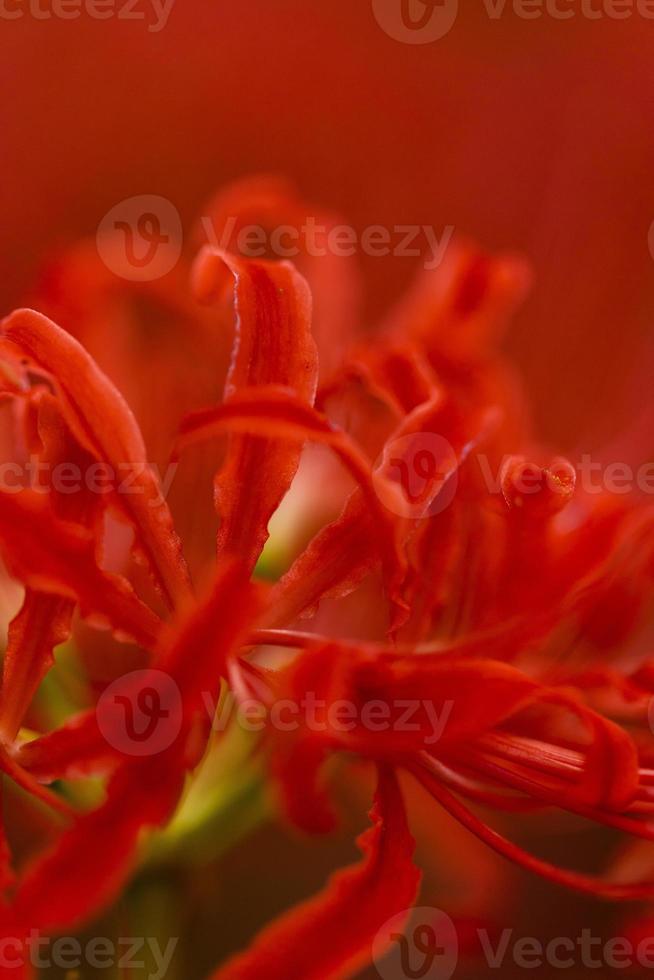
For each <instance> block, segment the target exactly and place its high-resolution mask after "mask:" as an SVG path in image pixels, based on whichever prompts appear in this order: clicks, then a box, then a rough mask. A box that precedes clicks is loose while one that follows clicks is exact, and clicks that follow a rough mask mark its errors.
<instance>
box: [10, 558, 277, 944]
mask: <svg viewBox="0 0 654 980" xmlns="http://www.w3.org/2000/svg"><path fill="white" fill-rule="evenodd" d="M257 593H258V590H257V589H256V588H255V587H254V586H251V585H249V583H248V581H247V572H246V570H245V569H244V567H243V565H242V564H238V563H228V564H226V565H224V566H222V567H221V568H220V570H219V572H218V574H217V575H216V577H215V579H214V582H213V584H212V588H211V589H210V591H209V592H208V594H207V596H206V597H205V599H204V600H203V601H202V602H200V603H199V604H198V605H197V606H196V607H195V608H193V609H192V610H191V611H190V613H189V614H188V615H187V616H185V617H184V618H183V619H182V620H181V621H180V623H179V624H178V626H177V627H176V628H175V630H174V632H173V633H172V634H171V635H170V636H169V637H168V638H167V639H166V641H165V642H164V644H163V645H162V648H161V651H160V652H159V654H158V656H157V659H156V661H155V664H156V666H157V668H158V669H159V670H161V671H165V672H166V673H167V674H168V675H169V677H170V679H171V680H172V681H173V682H174V683H175V684H176V685H177V687H178V689H179V693H180V699H181V704H182V713H181V716H179V717H178V716H175V717H172V715H171V716H170V718H168V717H166V718H165V719H164V720H165V723H166V724H175V725H177V726H178V728H176V729H175V731H174V732H172V734H173V736H174V737H173V739H172V741H171V743H170V744H169V746H168V747H167V748H164V749H163V750H161V751H159V752H155V753H154V754H152V755H150V756H145V757H143V758H134V757H130V756H123V759H126V761H123V763H122V765H120V766H119V767H118V768H117V769H116V771H115V773H114V775H113V776H112V778H111V780H110V783H109V786H108V789H107V797H106V800H105V802H104V803H103V804H102V805H101V806H100V807H98V808H97V809H95V810H93V811H91V812H90V813H87V814H84V815H83V816H82V817H80V818H79V819H78V820H77V821H76V823H75V824H74V825H73V826H72V827H71V828H70V829H69V830H67V831H65V832H64V833H63V834H62V835H61V837H60V838H59V839H58V841H57V842H56V844H55V845H54V846H53V848H52V849H51V850H50V851H48V852H47V853H45V854H44V855H43V856H41V857H40V858H38V859H37V860H36V861H35V862H34V864H33V865H32V866H31V867H30V868H28V870H27V872H26V874H25V875H24V876H23V877H22V878H21V880H20V882H19V884H18V887H17V890H16V893H15V895H14V897H13V901H12V904H11V914H12V915H13V917H14V920H15V921H16V922H17V923H18V924H19V927H20V928H21V929H23V930H29V929H41V930H43V931H46V932H48V931H53V930H56V929H62V928H64V927H66V928H73V927H75V926H77V925H79V924H80V923H81V922H83V921H85V920H86V919H89V918H91V917H92V916H93V915H94V914H95V913H97V912H98V911H99V910H100V909H102V908H103V907H104V906H105V905H106V904H107V903H109V902H110V901H111V900H112V899H113V898H114V897H115V896H116V894H117V893H118V892H119V890H120V889H121V888H122V887H123V885H124V882H125V879H126V877H127V876H128V874H129V872H130V870H131V868H132V866H133V864H134V861H135V853H136V846H137V843H138V840H139V837H140V835H141V832H142V831H143V830H144V829H147V828H153V827H158V826H161V825H163V824H165V823H166V822H167V821H168V820H169V819H170V817H171V816H172V813H173V811H174V809H175V807H176V806H177V803H178V802H179V799H180V796H181V793H182V790H183V787H184V781H185V775H186V771H187V769H189V768H191V767H192V766H194V765H195V764H196V763H197V761H198V758H199V755H200V754H201V752H202V751H203V750H204V747H205V744H206V740H205V743H203V744H196V741H195V738H194V736H195V735H196V734H197V729H196V725H195V722H196V720H197V714H198V712H199V710H200V708H201V706H202V694H203V693H204V692H206V691H214V690H217V688H218V687H219V684H220V678H221V677H222V676H224V674H225V673H226V669H227V662H228V659H229V657H230V655H232V654H233V653H234V652H235V651H236V650H237V649H238V647H239V645H240V644H241V643H242V642H244V641H245V638H246V636H247V633H248V630H249V629H250V628H251V625H252V624H251V620H252V619H253V618H254V616H255V615H256V613H257V611H258V606H259V599H258V597H257ZM162 718H164V716H163V715H162ZM204 732H205V734H208V726H205V728H204ZM116 748H117V751H118V752H119V754H120V755H122V753H120V751H119V749H118V747H116ZM80 751H81V755H82V757H83V755H84V751H85V750H84V748H83V747H82V748H81V750H80ZM52 882H56V883H57V885H56V887H53V886H52ZM1 924H2V917H1V915H0V925H1Z"/></svg>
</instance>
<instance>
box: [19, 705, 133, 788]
mask: <svg viewBox="0 0 654 980" xmlns="http://www.w3.org/2000/svg"><path fill="white" fill-rule="evenodd" d="M14 758H15V759H16V762H17V763H18V764H19V765H20V766H21V767H22V768H23V769H24V770H26V771H27V772H29V773H31V774H32V775H33V776H35V777H36V778H37V779H38V780H39V781H41V782H44V783H49V782H53V781H54V780H56V779H81V778H84V777H86V776H99V775H103V774H105V773H107V772H110V771H112V770H113V769H115V767H116V765H117V763H118V761H119V759H118V756H117V753H116V750H115V749H114V748H113V747H112V746H111V745H109V744H108V743H107V741H106V739H105V737H104V736H103V734H102V732H101V731H100V728H99V726H98V718H97V714H96V712H95V711H91V710H89V711H84V712H82V713H81V714H79V715H75V716H74V717H73V718H71V719H70V720H69V721H67V722H66V723H65V724H64V725H62V726H61V727H60V728H56V729H55V730H54V731H52V732H47V733H46V734H45V735H42V736H41V737H40V738H35V739H32V740H31V741H29V742H23V743H22V744H20V745H18V746H17V747H16V748H15V749H14Z"/></svg>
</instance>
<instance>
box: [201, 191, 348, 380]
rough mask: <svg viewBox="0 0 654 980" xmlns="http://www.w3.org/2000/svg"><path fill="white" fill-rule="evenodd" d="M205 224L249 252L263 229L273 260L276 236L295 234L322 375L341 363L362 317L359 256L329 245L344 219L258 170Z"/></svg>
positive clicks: (213, 237) (226, 194)
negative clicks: (250, 235) (340, 252)
mask: <svg viewBox="0 0 654 980" xmlns="http://www.w3.org/2000/svg"><path fill="white" fill-rule="evenodd" d="M201 224H202V226H203V231H204V232H205V235H204V237H205V238H208V239H209V241H210V242H216V241H220V242H222V243H223V247H224V248H226V249H227V250H228V251H229V252H232V253H237V252H239V251H243V252H244V253H245V254H246V252H247V245H246V244H245V243H247V241H248V237H247V235H248V232H251V231H252V230H253V229H254V230H255V233H256V231H258V232H260V233H263V236H264V239H265V240H266V241H267V242H268V243H269V246H270V247H269V249H268V252H269V253H270V258H275V255H274V250H275V238H276V237H277V236H278V235H280V233H281V239H282V241H283V242H286V241H287V239H288V237H289V235H290V236H292V238H293V244H292V250H293V251H295V252H296V253H297V256H296V257H295V258H294V263H295V264H296V265H297V267H298V269H299V270H300V272H301V273H302V275H304V276H305V277H306V279H307V282H308V283H309V286H310V287H311V294H312V296H313V335H314V337H315V339H316V344H317V346H318V350H319V352H320V370H321V374H322V375H323V376H324V374H325V372H331V371H332V370H335V369H336V368H337V367H339V366H340V363H341V360H342V357H343V352H344V351H345V349H346V347H347V345H349V344H350V343H351V341H352V336H353V335H354V332H355V330H356V328H357V327H358V326H359V323H360V319H361V318H360V316H359V315H358V312H359V311H358V305H359V303H358V301H359V281H358V280H359V276H358V269H357V262H356V259H353V257H352V256H341V255H338V254H337V251H336V250H334V249H333V248H330V247H329V235H330V233H331V232H332V230H333V229H334V228H337V227H338V226H339V225H341V227H342V223H341V220H340V218H339V217H338V216H336V215H331V214H328V213H325V212H324V211H323V210H322V209H321V208H317V207H316V205H315V204H312V203H310V202H307V201H304V200H303V199H302V197H301V196H300V194H299V193H298V191H297V189H296V188H295V187H294V186H293V184H292V183H291V182H290V181H288V180H286V179H284V178H283V177H279V176H274V175H270V174H258V175H256V176H254V177H246V178H244V179H242V180H237V181H234V182H233V183H232V184H229V185H228V186H227V187H224V188H222V189H221V190H220V192H219V193H218V194H217V195H216V197H214V199H213V200H212V201H211V202H210V204H209V207H208V209H207V210H206V211H205V212H204V217H203V218H202V219H201ZM242 236H243V237H242ZM198 237H200V236H198ZM312 239H313V240H312ZM250 240H251V239H250ZM240 245H241V246H243V245H244V246H245V247H244V248H239V246H240ZM264 248H265V245H264ZM282 248H284V246H283V245H282Z"/></svg>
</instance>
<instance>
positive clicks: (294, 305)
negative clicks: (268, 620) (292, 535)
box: [194, 248, 318, 568]
mask: <svg viewBox="0 0 654 980" xmlns="http://www.w3.org/2000/svg"><path fill="white" fill-rule="evenodd" d="M194 282H195V289H196V293H197V295H198V297H199V298H200V299H203V300H204V301H205V302H211V301H212V300H213V301H216V300H220V299H222V298H223V297H224V296H225V293H226V292H227V291H228V290H229V289H230V288H231V290H232V292H233V302H234V306H235V310H236V326H235V337H234V347H233V352H232V362H231V365H230V368H229V374H228V376H227V381H226V384H225V397H226V398H230V397H231V396H233V395H235V394H238V393H239V392H241V391H243V390H245V389H248V388H252V387H255V386H261V385H279V386H281V387H284V388H288V389H289V390H290V391H292V392H293V393H294V395H295V396H296V397H297V399H298V401H300V402H301V403H302V404H305V405H307V406H310V405H313V401H314V398H315V393H316V385H317V380H318V355H317V351H316V345H315V343H314V340H313V337H312V335H311V293H310V291H309V287H308V286H307V284H306V282H305V280H304V279H303V278H302V276H300V274H299V273H298V272H297V271H296V269H295V268H294V267H293V266H292V265H291V264H290V263H287V262H255V261H248V260H246V259H241V258H236V257H234V256H231V255H228V254H226V253H222V252H218V251H216V250H214V249H209V248H207V249H204V250H203V252H202V253H201V254H200V256H199V257H198V260H197V262H196V265H195V268H194ZM301 452H302V444H301V441H298V442H290V441H288V440H287V441H281V442H280V441H279V440H274V439H271V438H269V437H265V436H264V435H257V434H256V433H238V434H232V435H230V437H229V441H228V446H227V454H226V459H225V462H224V465H223V467H222V469H221V470H220V472H219V473H218V475H217V476H216V480H215V502H216V509H217V511H218V514H219V516H220V519H221V523H220V528H219V531H218V555H219V556H221V555H223V554H232V555H236V556H238V557H241V558H243V559H245V560H247V561H248V562H249V564H250V566H251V567H252V568H254V565H255V564H256V562H257V559H258V558H259V555H260V554H261V551H262V549H263V546H264V544H265V543H266V540H267V538H268V522H269V521H270V518H271V517H272V515H273V514H274V512H275V511H276V510H277V508H278V507H279V504H280V503H281V501H282V499H283V498H284V496H285V494H286V492H287V491H288V489H289V487H290V485H291V481H292V480H293V477H294V476H295V473H296V472H297V468H298V465H299V462H300V455H301Z"/></svg>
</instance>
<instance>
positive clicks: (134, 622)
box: [0, 490, 161, 649]
mask: <svg viewBox="0 0 654 980" xmlns="http://www.w3.org/2000/svg"><path fill="white" fill-rule="evenodd" d="M0 550H1V551H2V554H3V556H4V558H5V561H6V562H7V565H8V567H9V569H10V570H11V572H12V574H14V575H15V577H16V578H18V579H19V580H20V581H21V582H24V583H25V585H26V586H28V587H29V588H32V589H35V590H37V591H41V592H46V593H49V594H51V595H55V596H61V597H64V598H68V599H73V600H75V601H76V602H78V603H79V605H80V608H81V611H82V615H83V616H92V615H93V616H99V617H101V618H102V619H103V620H105V621H106V622H108V623H109V625H110V626H111V628H112V629H114V630H116V631H117V632H119V633H124V634H126V635H128V636H131V637H133V638H134V639H135V640H136V642H137V643H140V644H141V645H142V646H145V647H146V648H147V649H152V647H153V646H154V644H155V642H156V640H157V637H158V635H159V632H160V629H161V621H160V620H159V619H158V617H157V616H155V614H154V613H153V612H152V611H151V610H150V609H148V607H147V606H146V605H145V604H144V603H142V602H141V600H140V599H139V598H138V597H137V596H136V594H135V592H134V590H133V589H132V587H131V585H130V584H129V582H128V581H127V580H126V579H124V578H122V577H120V576H118V575H113V574H110V573H109V572H105V571H103V570H102V569H101V568H100V567H99V565H98V564H97V560H96V554H95V551H96V543H95V541H94V539H93V536H92V534H91V532H90V531H88V530H87V529H86V528H83V527H81V526H80V525H79V524H71V523H68V522H64V521H62V520H60V519H58V518H57V517H56V516H55V514H54V512H53V509H52V506H51V504H50V501H49V499H48V497H47V496H46V495H44V494H40V493H38V492H36V491H34V490H21V491H20V492H19V493H14V494H0Z"/></svg>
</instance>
